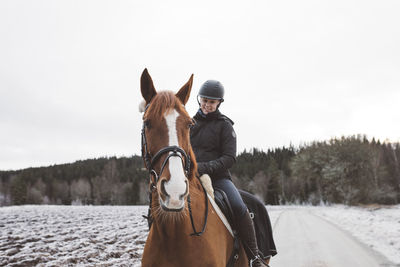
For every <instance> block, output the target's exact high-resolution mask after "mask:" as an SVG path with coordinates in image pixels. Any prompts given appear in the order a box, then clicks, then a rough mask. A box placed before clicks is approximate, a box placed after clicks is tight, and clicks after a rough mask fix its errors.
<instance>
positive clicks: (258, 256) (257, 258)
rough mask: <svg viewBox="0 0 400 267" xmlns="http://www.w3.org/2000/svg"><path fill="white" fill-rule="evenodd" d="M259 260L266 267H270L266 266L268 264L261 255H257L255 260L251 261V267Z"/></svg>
mask: <svg viewBox="0 0 400 267" xmlns="http://www.w3.org/2000/svg"><path fill="white" fill-rule="evenodd" d="M257 260H259V261H260V262H261V263H262V264H263V265H264V266H266V267H269V265H268V264H266V263H265V262H264V261H263V260H262V259H261V257H260V255H257V256H255V257H254V259H251V260H250V267H253V262H255V261H257Z"/></svg>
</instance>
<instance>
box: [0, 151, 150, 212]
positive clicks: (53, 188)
mask: <svg viewBox="0 0 400 267" xmlns="http://www.w3.org/2000/svg"><path fill="white" fill-rule="evenodd" d="M142 167H143V165H142V159H141V157H139V156H133V157H131V158H116V157H111V158H99V159H90V160H84V161H77V162H75V163H72V164H62V165H54V166H50V167H42V168H29V169H24V170H19V171H2V172H0V205H21V204H59V205H70V204H77V205H80V204H82V205H132V204H140V203H144V202H146V199H147V197H148V196H147V194H145V191H146V190H147V180H146V179H145V177H147V172H146V171H144V170H143V169H142Z"/></svg>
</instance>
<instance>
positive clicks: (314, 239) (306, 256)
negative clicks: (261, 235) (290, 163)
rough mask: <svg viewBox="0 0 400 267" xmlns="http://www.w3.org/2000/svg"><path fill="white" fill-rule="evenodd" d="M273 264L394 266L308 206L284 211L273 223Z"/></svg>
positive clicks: (273, 266) (297, 266)
mask: <svg viewBox="0 0 400 267" xmlns="http://www.w3.org/2000/svg"><path fill="white" fill-rule="evenodd" d="M274 239H275V243H276V247H277V250H278V255H276V256H275V257H273V258H272V260H271V267H378V266H385V267H388V266H393V265H390V264H388V263H387V261H386V260H385V259H384V258H383V257H382V256H380V255H378V254H377V253H376V252H374V251H373V250H371V249H370V248H368V247H366V246H365V245H363V244H361V243H359V242H358V241H356V240H355V239H354V238H352V237H351V236H350V235H349V234H347V233H346V232H344V231H343V230H340V229H339V228H337V227H336V226H334V225H333V224H331V223H329V222H327V221H325V220H324V219H322V218H320V217H318V216H316V215H313V214H312V213H311V212H310V211H307V210H306V209H304V210H303V209H301V210H288V211H284V212H282V214H281V215H280V217H279V218H278V219H277V221H276V223H275V225H274Z"/></svg>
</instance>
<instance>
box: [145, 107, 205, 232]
mask: <svg viewBox="0 0 400 267" xmlns="http://www.w3.org/2000/svg"><path fill="white" fill-rule="evenodd" d="M149 106H150V104H147V106H146V108H145V110H144V113H143V117H144V114H146V111H147V109H148V107H149ZM146 126H147V125H146V121H145V120H144V121H143V126H142V133H141V135H142V138H141V139H142V140H141V141H142V158H143V160H144V162H145V167H146V169H147V170H148V171H149V175H150V180H151V183H150V191H149V202H150V203H149V210H148V214H147V216H143V217H144V218H146V219H147V221H148V224H149V228H150V227H151V224H152V222H153V217H152V214H151V205H152V193H153V192H154V191H157V183H158V180H159V176H160V175H161V174H162V172H163V171H164V168H165V166H166V164H167V163H168V161H169V159H170V158H171V157H179V158H181V160H182V162H183V165H184V171H185V176H186V177H187V178H188V177H189V175H190V174H191V173H190V166H191V161H190V156H188V154H187V153H186V152H185V151H184V150H183V149H182V148H181V147H179V146H166V147H164V148H161V149H160V150H159V151H158V152H157V153H156V154H155V155H154V156H153V157H152V156H151V154H150V152H149V149H148V146H147V138H146ZM166 153H169V154H168V155H167V157H166V158H165V159H164V161H163V163H162V165H161V169H160V172H159V173H157V172H156V171H155V170H154V168H153V167H154V164H155V163H156V162H157V161H158V160H159V159H160V158H161V156H162V155H164V154H166ZM153 177H154V179H153ZM200 184H201V186H202V188H203V192H204V196H205V201H206V210H205V218H204V225H203V228H202V230H201V231H200V232H197V230H196V227H195V225H194V220H193V215H192V207H191V200H190V193H189V195H188V197H187V201H188V210H189V215H190V221H191V224H192V228H193V233H191V234H190V236H194V235H195V236H200V235H202V234H203V233H204V231H205V229H206V226H207V218H208V198H207V192H206V190H205V189H204V187H203V184H202V183H200Z"/></svg>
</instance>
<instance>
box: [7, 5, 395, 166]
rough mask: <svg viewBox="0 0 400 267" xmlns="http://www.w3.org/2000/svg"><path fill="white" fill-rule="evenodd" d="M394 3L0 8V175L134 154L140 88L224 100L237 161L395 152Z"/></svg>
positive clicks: (193, 106) (194, 104)
mask: <svg viewBox="0 0 400 267" xmlns="http://www.w3.org/2000/svg"><path fill="white" fill-rule="evenodd" d="M399 13H400V1H397V0H393V1H370V0H364V1H356V0H346V1H344V0H336V1H321V0H315V1H310V0H307V1H295V0H285V1H269V0H250V1H233V0H229V1H215V0H202V1H187V0H185V1H177V0H171V1H155V0H146V1H138V0H135V1H120V0H113V1H104V0H90V1H89V0H74V1H72V0H68V1H66V0H65V1H60V0H45V1H43V0H37V1H30V0H2V1H0V170H12V169H21V168H28V167H39V166H49V165H53V164H61V163H69V162H74V161H76V160H84V159H88V158H98V157H104V156H117V157H121V156H128V157H129V156H131V155H139V154H140V129H141V125H142V114H140V113H139V111H138V106H139V103H140V102H141V101H142V96H141V94H140V75H141V73H142V71H143V69H144V68H147V69H148V70H149V73H150V75H151V76H152V78H153V81H154V85H155V87H156V89H157V90H159V91H160V90H172V91H177V90H179V88H181V86H182V85H183V84H185V83H186V81H187V80H188V79H189V77H190V75H191V74H194V82H193V88H192V93H191V97H190V99H189V102H188V104H187V105H186V108H187V110H188V112H189V114H191V115H194V114H195V112H196V111H197V109H198V104H197V101H196V95H197V93H198V90H199V88H200V86H201V84H202V83H203V82H205V81H206V80H208V79H215V80H219V81H220V82H221V83H222V84H223V85H224V87H225V102H224V103H223V104H222V105H221V108H220V110H221V112H222V113H224V114H226V115H227V116H228V117H230V118H231V119H232V120H233V121H234V122H235V124H234V128H235V131H236V134H237V138H238V139H237V142H238V152H241V151H243V150H244V149H247V150H249V149H251V148H254V147H256V148H260V149H264V150H266V149H268V148H277V147H282V146H289V145H294V146H299V145H301V144H305V143H309V142H312V141H322V140H329V139H330V138H333V137H341V136H349V135H354V134H366V135H367V137H368V138H370V139H371V138H372V137H375V138H376V139H379V140H381V141H385V140H386V141H389V142H400V123H399V121H400V112H399V104H398V103H399V100H400V49H399V47H400V27H399V25H400V16H399V15H398V14H399Z"/></svg>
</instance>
